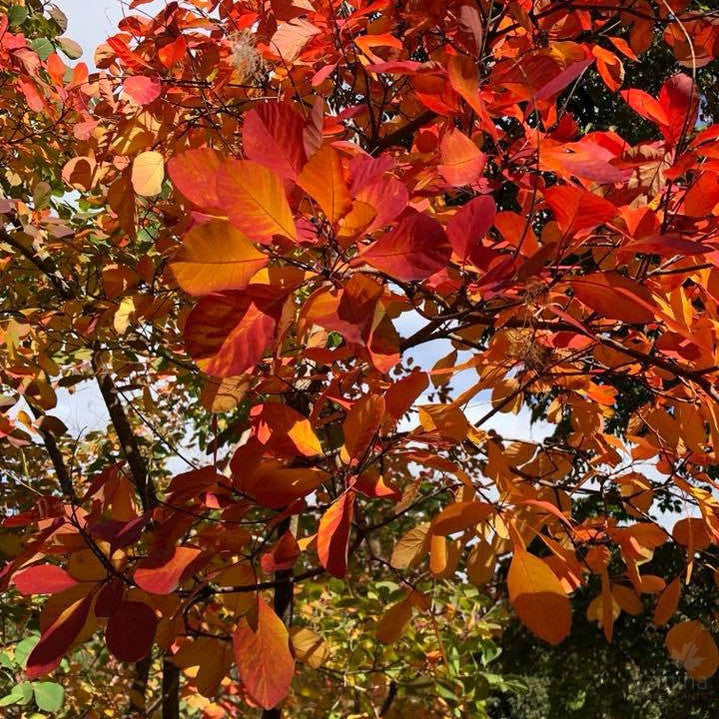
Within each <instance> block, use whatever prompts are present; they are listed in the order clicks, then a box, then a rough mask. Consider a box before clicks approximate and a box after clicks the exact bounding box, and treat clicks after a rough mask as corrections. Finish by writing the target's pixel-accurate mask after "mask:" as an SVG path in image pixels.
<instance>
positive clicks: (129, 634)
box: [105, 602, 158, 662]
mask: <svg viewBox="0 0 719 719" xmlns="http://www.w3.org/2000/svg"><path fill="white" fill-rule="evenodd" d="M157 623H158V619H157V615H156V614H155V611H154V610H153V609H152V608H151V607H148V606H147V604H144V603H143V602H122V603H121V604H120V605H119V606H118V607H117V608H116V609H115V610H114V611H113V612H112V614H110V618H109V619H108V621H107V627H106V629H105V641H106V642H107V648H108V649H109V650H110V653H111V654H112V655H113V656H114V657H115V658H116V659H119V660H120V661H121V662H139V661H140V659H144V658H145V657H146V656H147V655H148V654H149V653H150V649H151V648H152V642H153V640H154V639H155V632H156V631H157Z"/></svg>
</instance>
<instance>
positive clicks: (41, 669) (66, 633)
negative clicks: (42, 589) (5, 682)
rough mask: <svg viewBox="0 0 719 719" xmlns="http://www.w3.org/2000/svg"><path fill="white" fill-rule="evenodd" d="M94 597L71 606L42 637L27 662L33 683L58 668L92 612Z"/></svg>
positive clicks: (83, 599) (29, 675)
mask: <svg viewBox="0 0 719 719" xmlns="http://www.w3.org/2000/svg"><path fill="white" fill-rule="evenodd" d="M91 604H92V595H91V594H88V595H87V596H85V597H83V598H82V599H78V600H77V601H76V602H74V603H73V604H71V605H70V606H69V607H67V609H65V611H63V612H62V614H60V616H59V617H58V618H57V619H56V620H55V621H54V622H53V623H52V624H51V625H50V627H48V629H47V630H46V631H45V632H44V633H43V634H42V636H41V637H40V641H39V642H38V643H37V645H36V647H35V649H33V650H32V652H31V653H30V656H29V657H28V660H27V665H26V674H27V677H28V679H30V680H31V681H32V680H33V679H37V678H38V677H41V676H43V675H44V674H48V673H50V672H51V671H53V670H54V669H56V668H57V667H58V665H59V664H60V661H61V660H62V658H63V657H64V656H65V654H67V652H68V651H69V649H70V647H71V646H72V644H73V642H74V641H75V639H76V638H77V636H78V634H80V631H81V630H82V628H83V627H84V626H85V621H86V620H87V616H88V614H89V612H90V605H91Z"/></svg>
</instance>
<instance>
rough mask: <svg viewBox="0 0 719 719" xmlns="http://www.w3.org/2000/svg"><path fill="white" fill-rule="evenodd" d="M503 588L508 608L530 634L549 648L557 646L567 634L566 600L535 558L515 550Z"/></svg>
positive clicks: (569, 619)
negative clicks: (504, 587)
mask: <svg viewBox="0 0 719 719" xmlns="http://www.w3.org/2000/svg"><path fill="white" fill-rule="evenodd" d="M507 584H508V588H509V599H510V601H511V602H512V606H513V607H514V609H515V611H516V612H517V614H518V615H519V618H520V619H521V620H522V623H523V624H524V625H525V626H526V627H527V628H528V629H529V630H530V631H531V632H532V633H533V634H536V635H537V636H538V637H540V639H544V640H545V641H547V642H549V643H550V644H559V642H561V641H562V640H563V639H564V638H565V637H566V636H567V634H569V629H570V627H571V624H572V613H571V609H570V606H569V598H568V597H567V594H566V592H565V591H564V588H563V587H562V583H561V582H560V581H559V579H558V578H557V576H556V575H555V574H554V572H553V571H552V570H551V569H550V568H549V567H548V566H547V565H546V564H545V563H544V562H543V561H542V560H541V559H539V557H535V556H534V555H533V554H530V553H529V552H527V551H526V550H524V549H515V552H514V556H513V557H512V563H511V564H510V567H509V575H508V577H507Z"/></svg>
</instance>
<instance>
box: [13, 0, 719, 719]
mask: <svg viewBox="0 0 719 719" xmlns="http://www.w3.org/2000/svg"><path fill="white" fill-rule="evenodd" d="M145 4H146V3H145V2H142V1H141V0H134V2H132V3H130V8H131V10H132V11H133V12H132V13H130V14H128V15H127V17H126V18H125V19H124V20H123V21H122V22H121V23H120V27H119V31H118V33H117V34H116V35H114V36H113V37H111V38H109V39H108V40H107V43H106V44H104V45H101V46H100V47H99V48H98V49H97V51H96V53H95V57H94V62H95V64H96V66H97V68H98V69H97V70H92V71H90V70H88V67H87V65H85V64H83V63H76V64H75V63H72V64H71V66H68V63H69V60H68V59H67V52H66V53H65V56H64V57H63V56H61V54H59V52H58V51H61V50H62V46H61V44H59V41H58V40H57V38H51V39H50V40H48V41H47V42H48V43H50V47H49V48H48V47H45V46H42V47H41V46H40V45H38V43H37V42H31V41H30V40H29V39H27V38H26V37H25V34H24V33H25V31H26V30H27V32H31V31H32V28H31V27H30V26H26V25H25V20H24V19H21V18H20V17H18V12H17V10H16V8H17V7H19V6H20V5H17V4H16V5H13V4H10V5H9V4H8V3H4V4H0V7H2V6H3V5H4V6H6V9H5V10H4V11H3V12H4V13H5V14H2V15H0V71H1V72H2V77H3V83H2V87H1V88H0V110H2V112H3V125H2V128H1V129H0V153H2V157H3V163H2V165H3V167H4V168H6V169H5V172H4V174H3V176H2V177H1V178H0V187H1V188H2V193H3V194H4V196H3V197H2V198H0V212H1V213H2V221H3V229H2V230H0V269H1V270H2V273H3V285H4V287H3V290H2V293H1V295H0V339H1V340H2V346H1V347H0V358H1V361H0V383H1V384H2V392H3V397H2V401H1V403H0V410H1V412H2V414H0V437H1V438H2V440H1V441H2V445H3V448H2V452H3V453H4V454H5V458H4V459H3V460H2V463H3V468H4V471H3V478H2V482H3V484H4V487H3V492H4V494H3V499H2V502H3V509H4V520H3V529H2V532H3V534H0V537H4V538H5V541H4V543H3V544H2V545H0V550H2V552H3V557H4V563H3V565H2V568H1V569H0V588H2V589H3V590H7V591H8V592H14V593H19V594H20V595H22V596H23V597H34V596H37V595H49V597H48V599H47V600H46V601H44V602H41V604H40V606H41V607H42V609H41V614H40V630H41V637H40V640H39V643H38V644H37V645H36V646H35V648H34V649H33V651H32V653H31V654H30V656H29V658H28V661H27V665H26V670H25V671H26V676H27V678H28V679H29V680H35V679H38V678H40V677H43V676H45V675H47V674H49V673H52V672H53V671H54V670H55V669H56V668H57V667H58V666H59V664H60V662H61V660H63V658H65V657H66V656H69V655H70V654H71V653H72V651H73V650H74V649H75V648H77V647H79V646H81V645H82V644H83V643H85V642H87V641H89V640H91V638H92V637H97V636H103V635H104V643H105V644H106V646H107V650H108V651H109V653H110V655H111V656H112V657H114V658H115V659H116V660H119V661H120V662H125V663H134V664H135V665H136V666H135V668H134V669H133V670H132V671H133V672H135V673H136V674H137V673H139V675H141V674H142V671H141V670H140V669H138V667H141V666H142V663H143V662H145V666H147V662H148V661H151V658H152V657H159V656H163V657H164V662H165V665H166V671H168V672H169V671H170V669H168V668H167V667H175V670H174V671H175V672H177V670H178V668H179V669H182V672H183V673H182V690H181V691H182V694H183V696H184V697H186V698H188V697H189V698H192V697H193V695H195V694H199V695H201V696H203V697H206V698H208V699H212V700H213V703H212V704H207V702H205V704H203V705H202V706H205V707H209V709H206V716H208V717H209V716H212V717H214V716H222V715H224V713H227V714H229V715H232V714H234V712H235V711H236V707H237V702H238V701H239V702H245V703H247V704H248V705H250V706H251V707H261V708H263V709H264V711H265V715H266V716H279V710H274V707H279V706H280V705H282V703H283V701H285V699H286V698H287V697H288V695H289V697H290V698H289V699H287V701H288V706H294V707H298V706H301V705H302V702H303V699H302V694H301V692H300V691H299V690H298V691H295V692H293V693H291V689H292V686H293V678H295V677H296V676H297V675H298V673H299V672H300V671H301V670H302V675H301V676H302V677H303V678H304V677H306V672H305V670H306V669H309V671H310V672H315V673H317V675H318V676H319V679H318V680H317V681H318V682H319V684H320V686H322V682H325V683H326V684H325V686H331V682H332V681H333V675H332V674H331V671H332V669H331V656H332V646H331V642H328V641H327V640H326V638H325V637H323V633H322V622H321V621H320V620H319V619H318V618H317V617H318V616H319V614H320V609H321V608H322V607H326V606H329V607H330V608H332V607H333V606H335V607H336V608H335V609H334V610H333V611H335V613H336V614H338V615H339V616H341V615H342V612H343V611H344V610H343V609H342V606H344V605H343V604H342V602H343V601H344V600H345V599H346V598H347V597H351V596H354V595H355V594H356V593H357V591H358V587H365V586H370V585H372V584H373V583H381V582H383V581H391V582H394V583H395V584H396V585H397V587H398V589H397V591H396V592H395V593H394V594H393V597H392V601H391V602H390V603H389V604H387V605H385V606H384V607H383V609H382V610H379V611H377V613H376V614H374V615H370V616H368V617H367V621H366V622H365V624H364V626H363V629H362V631H361V632H360V635H361V636H360V640H361V641H370V642H371V643H372V645H373V646H374V649H373V651H375V652H376V657H379V658H376V659H375V667H382V666H383V665H382V662H383V660H382V658H381V657H382V652H383V651H385V650H384V648H383V647H384V646H389V645H392V644H394V643H396V642H398V641H401V638H402V636H403V635H404V634H405V633H406V632H409V631H412V632H422V633H424V634H426V636H428V637H430V640H431V641H432V642H435V650H436V657H435V660H436V661H435V660H430V658H427V659H426V661H427V662H428V663H430V664H432V666H433V667H434V668H433V669H432V671H437V672H439V671H441V668H440V667H441V665H442V663H443V662H447V656H446V652H445V650H444V646H443V643H442V638H441V633H442V632H449V633H451V632H456V633H462V632H465V631H468V626H467V623H466V622H467V621H470V620H469V619H467V617H468V616H470V614H466V615H462V617H464V619H461V617H459V615H460V612H459V610H457V609H456V608H455V607H453V603H452V601H451V599H449V598H448V597H449V596H451V595H448V594H447V591H448V589H447V587H452V586H454V585H462V584H465V583H466V582H470V583H472V584H473V585H475V586H476V587H478V588H484V591H485V592H487V593H489V594H490V595H491V596H492V597H493V598H494V599H495V600H496V601H498V602H502V603H504V602H505V601H506V602H508V606H509V607H510V608H511V610H512V612H514V613H515V614H516V616H518V618H519V620H521V622H523V623H524V625H526V627H527V628H528V629H529V630H530V631H531V632H533V633H534V634H536V635H537V636H538V637H540V638H542V639H543V640H546V641H547V642H550V643H552V644H557V643H560V642H562V641H563V640H564V639H565V638H566V637H567V636H568V634H569V633H570V632H571V627H572V608H571V606H572V605H571V601H570V600H571V598H572V597H575V596H577V595H579V594H582V595H587V594H588V595H589V597H590V599H591V601H590V604H589V609H588V616H589V617H590V619H592V620H593V621H596V623H597V625H598V627H599V629H598V630H597V635H598V641H599V640H600V638H601V634H603V635H604V637H605V638H606V640H607V641H612V638H613V632H614V631H615V623H616V622H617V621H618V619H619V617H620V616H621V614H622V613H629V614H640V613H642V612H646V613H647V615H648V616H649V617H650V618H653V622H654V624H655V625H656V626H657V627H664V628H665V629H666V631H667V634H666V644H667V648H668V651H669V652H670V654H671V655H672V656H673V657H675V658H676V659H677V660H678V661H679V662H682V663H683V664H684V666H685V669H686V670H687V671H688V672H689V674H690V675H691V676H692V677H694V678H696V679H702V678H706V677H709V676H711V675H712V674H713V673H714V672H715V671H716V669H717V666H718V665H719V652H717V647H716V644H715V642H714V639H713V637H712V632H713V631H714V629H715V618H714V617H713V616H712V615H711V614H710V613H707V614H706V616H699V617H691V618H687V617H686V616H684V615H683V614H682V612H681V611H680V610H679V609H678V608H679V607H680V602H681V598H682V593H683V592H684V591H685V587H686V586H687V585H688V584H690V583H691V581H692V578H693V574H694V571H695V568H696V566H697V564H698V563H700V564H702V566H704V564H707V565H708V566H710V567H712V568H713V564H712V563H713V562H714V558H715V557H716V555H715V554H714V551H715V548H716V546H717V544H719V502H718V500H717V496H716V492H715V490H717V489H719V487H717V484H716V480H715V477H717V476H719V472H717V471H716V469H717V466H718V465H719V456H718V455H717V452H719V449H718V448H719V385H718V384H717V382H718V380H719V361H718V357H719V346H718V345H719V268H718V266H717V258H719V153H718V151H717V147H718V146H719V145H718V144H717V139H718V138H719V125H718V124H712V118H707V117H705V115H704V114H703V113H702V103H703V102H704V98H703V90H702V86H701V79H702V77H703V76H702V74H701V73H702V72H703V71H707V68H709V69H711V68H713V67H714V63H715V62H716V57H717V55H719V15H718V14H717V13H716V11H710V10H708V9H707V8H705V7H704V6H703V5H702V4H701V3H695V2H690V1H689V0H662V1H661V2H659V3H650V2H647V1H646V0H639V2H637V1H636V0H585V1H583V2H563V1H558V2H554V1H552V2H550V1H549V0H517V1H515V2H507V1H502V2H497V1H494V2H489V1H485V0H476V1H475V0H423V1H418V0H417V1H415V0H409V1H408V2H398V3H392V2H387V1H386V0H374V1H373V2H369V1H368V0H367V1H366V0H353V1H352V2H349V3H347V2H337V1H335V0H271V1H268V2H263V3H257V2H249V1H245V0H239V1H237V2H231V1H230V0H186V1H184V2H179V3H178V2H169V3H167V7H166V8H165V9H164V10H163V11H162V12H160V13H159V14H157V15H156V16H154V17H152V16H149V15H146V14H144V13H143V7H142V6H143V5H145ZM28 5H29V6H31V7H32V6H33V3H28ZM39 15H40V16H41V13H39ZM18 20H21V22H18ZM65 42H67V41H65ZM657 48H659V51H661V52H663V53H670V55H671V63H670V64H671V65H672V70H671V72H670V73H668V74H667V75H666V77H662V78H660V83H659V84H660V90H659V92H658V93H654V94H651V93H649V92H648V91H647V88H646V87H638V86H634V84H633V83H632V77H636V75H637V72H638V70H637V69H638V68H641V67H643V65H642V63H643V62H645V59H646V58H647V57H650V56H651V53H652V52H655V51H657V50H656V49H657ZM66 49H67V48H66ZM72 54H73V53H72V50H71V52H70V55H71V56H72ZM587 83H594V84H593V85H592V87H594V88H595V89H596V88H597V87H598V88H599V90H598V91H597V92H600V96H601V97H603V98H607V99H606V103H607V106H609V104H610V103H611V107H613V108H620V109H621V111H622V112H629V113H631V115H630V116H631V117H632V118H633V120H632V122H633V123H636V125H637V127H641V128H643V129H642V132H643V136H642V137H641V138H640V139H637V140H633V141H630V140H629V139H627V138H626V137H624V136H623V130H622V127H621V126H620V125H614V124H612V123H610V122H608V121H607V120H606V118H607V117H608V115H607V114H606V113H605V114H603V112H604V110H605V109H606V108H600V107H597V108H596V110H597V117H599V118H604V119H603V120H600V122H599V123H598V124H593V123H588V122H586V121H584V120H581V119H580V118H579V117H578V114H577V111H576V107H577V106H578V105H579V104H581V103H582V102H584V103H585V104H586V103H587V102H588V100H587V99H586V98H587V96H586V95H585V96H584V98H582V96H581V92H582V91H583V88H584V86H585V85H586V84H587ZM590 104H591V102H590ZM431 353H434V354H431ZM428 356H431V357H433V360H432V361H431V362H430V363H429V364H427V360H426V358H427V357H428ZM88 382H92V383H94V384H95V385H96V387H97V388H98V392H99V395H100V396H101V397H102V400H103V401H104V403H105V405H106V408H107V414H108V418H109V426H108V430H107V432H101V433H95V434H93V435H92V436H90V437H88V438H82V441H80V438H77V437H72V436H70V435H69V434H68V432H67V431H66V428H65V427H64V425H63V424H62V422H60V421H59V419H58V418H57V417H56V416H55V415H54V414H53V411H54V409H55V407H56V404H57V392H58V391H60V390H62V391H63V392H66V391H67V388H73V387H75V386H82V384H83V383H88ZM512 414H514V415H517V417H516V419H515V420H514V422H508V421H504V422H502V423H501V424H499V423H497V420H498V418H499V417H500V416H501V415H510V416H512ZM530 416H534V418H535V419H537V418H539V419H541V420H542V421H543V422H544V423H545V424H546V425H547V426H548V427H549V429H548V431H547V433H546V437H542V438H540V439H531V438H530V436H531V434H530V432H529V428H528V426H525V425H527V424H528V421H529V420H528V418H529V417H530ZM188 444H189V446H190V447H191V449H192V450H193V451H194V454H192V456H191V457H190V458H189V460H188V466H186V467H183V469H182V471H176V468H177V466H178V464H177V462H176V460H177V458H178V457H179V458H183V452H185V451H186V450H185V449H183V447H187V446H188ZM198 457H199V459H198ZM168 459H170V460H172V461H170V462H168ZM173 467H174V468H175V469H173ZM5 487H7V488H8V490H7V491H5ZM662 511H663V512H664V514H662ZM11 538H12V540H11ZM666 543H674V544H676V545H677V546H678V547H679V548H680V550H681V553H682V556H683V557H684V565H683V566H682V567H681V570H680V571H678V572H677V573H674V574H672V575H671V576H659V575H656V574H654V573H653V572H652V569H651V566H652V565H651V561H652V557H653V554H654V552H655V550H656V549H657V548H658V547H660V546H663V545H665V544H666ZM337 580H340V581H337ZM306 586H312V587H314V589H312V590H311V591H310V590H308V589H306ZM7 596H10V595H7ZM293 599H294V601H293ZM322 611H324V610H322ZM455 613H456V616H457V618H458V619H461V621H459V624H458V625H457V626H455V627H454V628H453V624H452V621H450V620H451V619H452V617H454V616H455ZM438 617H439V619H438ZM471 621H474V619H472V620H471ZM440 622H441V631H440ZM662 631H665V630H664V629H663V630H662ZM428 641H429V640H428ZM601 641H604V639H601ZM388 651H389V650H388ZM428 657H429V655H428ZM400 661H401V658H400ZM327 667H330V668H329V669H328V668H327ZM323 669H324V670H325V672H326V673H325V674H323V673H322V672H323ZM335 679H336V677H335ZM298 681H299V680H298ZM308 681H311V680H308ZM146 683H147V671H145V684H146ZM390 691H391V696H388V700H389V701H388V702H385V703H386V704H387V707H386V709H385V713H384V714H383V715H387V716H389V712H390V711H391V710H392V707H391V706H390V705H391V704H392V701H393V700H394V697H395V694H396V692H397V689H396V687H393V688H392V689H391V690H390ZM144 692H145V685H144V684H143V683H142V682H140V684H139V688H138V686H137V685H136V690H135V693H134V695H132V696H131V701H132V702H134V706H135V707H136V709H137V710H138V711H142V709H141V708H142V706H143V702H144V698H143V697H144ZM200 701H202V700H200ZM380 705H382V701H380V702H379V703H378V710H379V706H380ZM395 708H396V707H395ZM168 711H170V710H168ZM432 711H435V712H438V713H436V714H427V716H448V715H449V714H441V709H437V708H436V707H435V708H433V709H432ZM242 715H244V714H242ZM290 715H292V716H294V714H290ZM405 715H406V714H401V716H405ZM168 716H172V714H171V713H169V714H168ZM297 716H300V715H299V714H297ZM316 716H320V714H317V715H316ZM323 716H324V715H323ZM367 716H370V715H369V714H367ZM372 716H374V715H372ZM397 716H400V714H397ZM464 716H474V715H473V714H469V713H467V714H464ZM477 716H480V715H479V714H477Z"/></svg>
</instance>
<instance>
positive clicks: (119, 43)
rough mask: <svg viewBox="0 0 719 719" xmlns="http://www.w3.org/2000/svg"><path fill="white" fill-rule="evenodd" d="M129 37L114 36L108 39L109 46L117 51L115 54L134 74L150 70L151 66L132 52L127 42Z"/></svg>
mask: <svg viewBox="0 0 719 719" xmlns="http://www.w3.org/2000/svg"><path fill="white" fill-rule="evenodd" d="M126 37H129V36H128V35H124V36H123V35H122V34H119V35H113V36H112V37H110V38H108V39H107V44H108V45H109V46H110V47H111V48H112V49H113V50H114V51H115V54H116V55H117V56H118V58H120V60H122V62H123V63H124V64H125V65H127V67H129V68H130V70H132V71H133V72H137V73H140V72H142V71H143V70H146V69H149V68H150V66H149V65H148V64H147V63H146V62H145V60H144V59H143V58H141V57H140V56H139V55H138V54H137V53H136V52H133V51H132V50H130V48H129V47H128V46H127V41H126V40H125V38H126Z"/></svg>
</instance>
